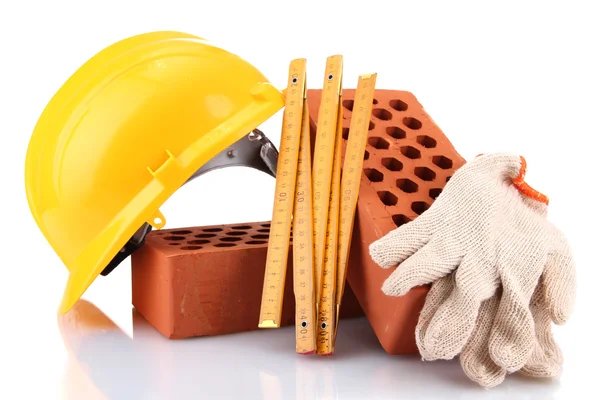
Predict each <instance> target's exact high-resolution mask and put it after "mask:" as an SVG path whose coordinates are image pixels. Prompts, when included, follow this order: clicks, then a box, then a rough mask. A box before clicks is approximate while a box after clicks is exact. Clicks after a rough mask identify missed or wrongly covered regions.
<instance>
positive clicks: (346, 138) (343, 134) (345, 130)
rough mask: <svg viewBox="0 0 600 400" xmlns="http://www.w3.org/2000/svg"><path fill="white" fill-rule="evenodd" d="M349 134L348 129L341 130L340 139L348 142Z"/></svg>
mask: <svg viewBox="0 0 600 400" xmlns="http://www.w3.org/2000/svg"><path fill="white" fill-rule="evenodd" d="M349 134H350V128H342V138H343V139H344V140H348V135H349Z"/></svg>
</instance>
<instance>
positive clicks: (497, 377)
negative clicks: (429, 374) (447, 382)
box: [460, 295, 506, 388]
mask: <svg viewBox="0 0 600 400" xmlns="http://www.w3.org/2000/svg"><path fill="white" fill-rule="evenodd" d="M498 303H499V296H498V295H495V296H492V297H490V298H489V299H487V300H486V301H484V302H483V303H482V304H481V309H480V310H479V314H478V316H477V322H476V324H475V329H474V330H473V333H472V335H471V337H470V338H469V340H468V341H467V344H466V345H465V347H464V349H463V350H462V352H461V353H460V365H461V366H462V369H463V371H464V372H465V375H467V377H468V378H469V379H471V380H472V381H474V382H477V383H478V384H479V385H481V386H483V387H488V388H490V387H494V386H497V385H499V384H500V383H502V382H503V381H504V378H505V377H506V371H505V370H504V369H503V368H502V367H500V366H498V365H496V364H495V363H494V361H493V360H492V359H491V357H490V354H489V351H488V340H489V337H490V332H491V330H492V325H493V323H494V318H495V316H496V312H497V310H498Z"/></svg>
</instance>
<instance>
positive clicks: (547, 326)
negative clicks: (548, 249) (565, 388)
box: [519, 284, 563, 378]
mask: <svg viewBox="0 0 600 400" xmlns="http://www.w3.org/2000/svg"><path fill="white" fill-rule="evenodd" d="M530 310H531V314H532V316H533V321H534V327H535V337H536V343H535V346H534V349H533V354H532V356H531V357H530V358H529V360H527V362H526V363H525V365H524V366H523V368H522V369H521V370H520V371H519V372H521V373H522V374H523V375H526V376H531V377H535V378H556V377H558V376H560V372H561V365H562V363H563V356H562V352H561V350H560V348H559V347H558V344H557V343H556V342H555V341H554V337H553V336H552V321H551V318H550V312H549V311H548V308H547V306H546V302H545V299H544V288H543V285H541V284H539V285H538V287H537V288H536V290H535V292H534V294H533V297H532V301H531V305H530Z"/></svg>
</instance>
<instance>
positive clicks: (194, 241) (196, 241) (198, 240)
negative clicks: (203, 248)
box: [188, 239, 210, 244]
mask: <svg viewBox="0 0 600 400" xmlns="http://www.w3.org/2000/svg"><path fill="white" fill-rule="evenodd" d="M207 243H210V240H206V239H196V240H188V244H207Z"/></svg>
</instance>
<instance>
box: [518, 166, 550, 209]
mask: <svg viewBox="0 0 600 400" xmlns="http://www.w3.org/2000/svg"><path fill="white" fill-rule="evenodd" d="M526 172H527V162H526V161H525V158H524V157H523V156H521V170H520V171H519V175H518V176H517V177H516V178H513V180H512V181H513V184H514V185H515V187H516V188H517V189H518V190H519V192H521V193H522V194H523V195H525V196H527V197H530V198H532V199H534V200H537V201H540V202H542V203H544V204H546V205H547V204H548V203H549V202H550V200H549V199H548V197H547V196H546V195H545V194H543V193H541V192H538V191H537V190H535V189H534V188H532V187H531V186H529V185H528V184H527V182H525V173H526Z"/></svg>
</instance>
